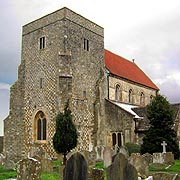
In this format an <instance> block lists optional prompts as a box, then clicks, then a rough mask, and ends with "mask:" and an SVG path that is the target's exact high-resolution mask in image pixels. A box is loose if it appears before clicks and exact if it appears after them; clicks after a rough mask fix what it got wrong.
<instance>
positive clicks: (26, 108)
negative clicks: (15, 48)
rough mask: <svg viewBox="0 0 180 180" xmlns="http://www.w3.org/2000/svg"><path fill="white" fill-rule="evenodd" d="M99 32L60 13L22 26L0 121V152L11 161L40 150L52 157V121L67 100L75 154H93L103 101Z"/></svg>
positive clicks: (101, 37) (68, 13)
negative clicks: (14, 75)
mask: <svg viewBox="0 0 180 180" xmlns="http://www.w3.org/2000/svg"><path fill="white" fill-rule="evenodd" d="M104 69H105V68H104V29H103V28H102V27H100V26H98V25H97V24H95V23H93V22H91V21H89V20H87V19H86V18H84V17H82V16H81V15H79V14H77V13H75V12H73V11H71V10H69V9H68V8H62V9H60V10H58V11H56V12H53V13H51V14H49V15H47V16H44V17H42V18H40V19H38V20H35V21H33V22H31V23H29V24H26V25H25V26H23V33H22V54H21V64H20V66H19V72H18V80H17V81H16V82H15V84H14V85H13V86H12V87H11V97H10V112H9V116H8V117H7V118H6V119H5V121H4V129H5V131H4V135H5V137H4V151H5V152H6V153H7V158H10V159H13V160H15V161H17V160H19V159H20V158H22V157H25V156H27V155H28V153H32V152H37V151H40V150H41V149H43V150H44V151H45V152H46V154H47V156H48V157H53V156H54V155H55V154H54V150H53V146H52V137H53V135H54V133H55V117H56V115H57V114H58V113H59V112H60V111H61V112H62V111H63V108H64V105H65V103H66V102H67V100H69V101H70V109H71V111H72V115H73V121H74V123H75V125H76V127H77V130H78V134H79V138H78V147H77V148H78V149H79V150H81V149H86V150H88V149H89V150H92V149H93V148H94V147H95V146H96V145H98V144H100V143H102V141H103V139H102V140H101V139H100V138H98V139H97V137H98V136H100V133H101V126H102V123H100V121H101V122H103V119H104V117H103V116H104V105H103V103H104V98H105V97H106V96H107V95H106V94H107V89H106V88H107V87H106V85H107V84H106V78H105V73H104Z"/></svg>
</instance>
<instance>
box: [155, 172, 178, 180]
mask: <svg viewBox="0 0 180 180" xmlns="http://www.w3.org/2000/svg"><path fill="white" fill-rule="evenodd" d="M153 180H178V174H170V173H165V172H157V173H154V174H153Z"/></svg>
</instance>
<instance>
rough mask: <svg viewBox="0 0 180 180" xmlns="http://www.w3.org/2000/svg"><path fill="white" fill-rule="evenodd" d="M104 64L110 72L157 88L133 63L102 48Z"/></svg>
mask: <svg viewBox="0 0 180 180" xmlns="http://www.w3.org/2000/svg"><path fill="white" fill-rule="evenodd" d="M104 55H105V66H106V68H107V69H108V70H109V71H110V73H112V74H114V75H116V76H119V77H122V78H125V79H128V80H130V81H133V82H136V83H139V84H142V85H145V86H147V87H150V88H153V89H156V90H159V88H158V87H157V86H156V85H155V84H154V83H153V82H152V81H151V79H150V78H149V77H148V76H147V75H146V74H145V73H144V72H143V71H142V70H141V69H140V68H139V67H138V66H137V65H136V64H135V63H134V62H131V61H129V60H127V59H125V58H123V57H121V56H118V55H116V54H114V53H112V52H110V51H108V50H106V49H105V50H104Z"/></svg>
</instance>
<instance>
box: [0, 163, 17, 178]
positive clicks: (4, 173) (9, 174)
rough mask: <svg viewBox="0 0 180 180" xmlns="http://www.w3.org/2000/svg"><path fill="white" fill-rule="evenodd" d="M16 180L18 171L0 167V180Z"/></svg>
mask: <svg viewBox="0 0 180 180" xmlns="http://www.w3.org/2000/svg"><path fill="white" fill-rule="evenodd" d="M10 178H16V171H14V170H6V169H5V168H4V167H3V166H0V180H4V179H10Z"/></svg>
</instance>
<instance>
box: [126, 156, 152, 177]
mask: <svg viewBox="0 0 180 180" xmlns="http://www.w3.org/2000/svg"><path fill="white" fill-rule="evenodd" d="M129 163H130V164H132V165H133V166H134V167H135V168H136V170H137V172H138V176H139V177H141V178H143V179H145V178H147V177H148V176H149V163H148V161H147V160H146V159H145V158H144V157H143V156H141V155H140V154H139V153H132V154H131V156H130V158H129Z"/></svg>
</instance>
